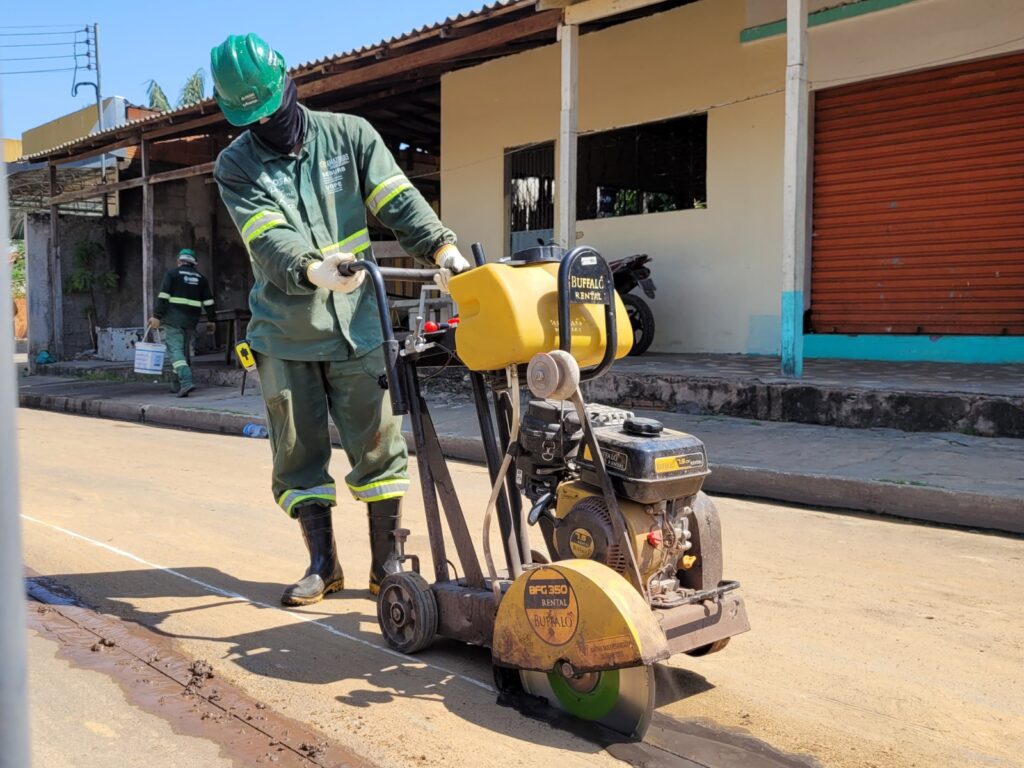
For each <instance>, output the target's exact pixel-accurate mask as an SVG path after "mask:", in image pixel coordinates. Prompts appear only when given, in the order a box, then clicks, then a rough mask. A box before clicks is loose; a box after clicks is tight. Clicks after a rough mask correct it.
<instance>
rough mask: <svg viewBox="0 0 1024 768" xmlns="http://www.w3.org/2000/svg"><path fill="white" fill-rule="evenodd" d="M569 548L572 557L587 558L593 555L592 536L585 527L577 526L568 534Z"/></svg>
mask: <svg viewBox="0 0 1024 768" xmlns="http://www.w3.org/2000/svg"><path fill="white" fill-rule="evenodd" d="M569 549H570V550H572V556H573V557H578V558H580V559H581V560H589V559H590V558H592V557H593V556H594V537H593V536H591V535H590V531H588V530H587V529H586V528H577V529H576V530H574V531H573V532H572V533H570V534H569Z"/></svg>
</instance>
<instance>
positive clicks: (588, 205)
mask: <svg viewBox="0 0 1024 768" xmlns="http://www.w3.org/2000/svg"><path fill="white" fill-rule="evenodd" d="M707 133H708V120H707V115H706V114H702V115H690V116H687V117H677V118H674V119H671V120H663V121H660V122H656V123H645V124H643V125H635V126H631V127H629V128H619V129H616V130H613V131H602V132H600V133H592V134H587V135H583V136H580V137H579V144H578V154H577V190H576V217H577V219H603V218H608V217H612V216H635V215H638V214H645V213H660V212H662V211H680V210H685V209H688V208H706V207H707V199H708V198H707Z"/></svg>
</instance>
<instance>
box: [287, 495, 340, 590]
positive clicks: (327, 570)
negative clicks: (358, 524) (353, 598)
mask: <svg viewBox="0 0 1024 768" xmlns="http://www.w3.org/2000/svg"><path fill="white" fill-rule="evenodd" d="M296 516H297V517H298V518H299V525H300V526H301V527H302V538H303V539H304V540H305V542H306V549H308V550H309V568H308V569H307V570H306V575H305V576H303V577H302V578H301V579H299V581H298V582H296V583H295V584H292V585H291V586H290V587H288V588H287V589H286V590H285V591H284V594H283V595H281V602H282V603H284V604H285V605H309V604H310V603H316V602H319V601H320V600H322V599H323V597H324V595H326V594H329V593H331V592H337V591H338V590H339V589H344V588H345V577H344V575H343V574H342V572H341V564H340V563H339V562H338V548H337V546H335V544H334V529H333V527H332V525H331V508H330V507H324V506H321V505H320V504H306V505H303V506H301V507H299V508H298V509H297V510H296Z"/></svg>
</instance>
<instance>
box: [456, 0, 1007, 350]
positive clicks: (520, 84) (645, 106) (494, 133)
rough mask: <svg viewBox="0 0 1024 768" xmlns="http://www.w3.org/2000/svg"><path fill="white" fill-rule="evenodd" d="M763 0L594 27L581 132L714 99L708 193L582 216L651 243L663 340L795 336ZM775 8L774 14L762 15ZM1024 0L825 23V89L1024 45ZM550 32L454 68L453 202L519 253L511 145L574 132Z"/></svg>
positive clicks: (462, 218)
mask: <svg viewBox="0 0 1024 768" xmlns="http://www.w3.org/2000/svg"><path fill="white" fill-rule="evenodd" d="M748 6H749V3H748V0H703V1H702V2H698V3H694V4H691V5H687V6H683V7H681V8H677V9H674V10H671V11H667V12H664V13H660V14H656V15H653V16H650V17H647V18H644V19H640V20H637V21H634V22H630V23H628V24H622V25H619V26H616V27H611V28H609V29H606V30H603V31H601V32H596V33H592V34H587V35H584V36H582V37H581V39H580V42H581V46H580V62H579V73H580V74H579V89H580V91H579V129H580V132H581V133H586V132H589V131H597V130H607V129H610V128H615V127H621V126H625V125H632V124H637V123H643V122H648V121H654V120H660V119H666V118H671V117H676V116H680V115H684V114H689V113H695V112H702V111H707V112H708V158H707V182H708V206H707V209H705V210H688V211H678V212H671V213H659V214H650V215H645V216H630V217H620V218H609V219H603V220H594V221H581V222H579V223H578V226H577V231H578V232H580V233H582V234H581V235H580V237H579V242H581V243H586V244H589V245H593V246H595V247H596V248H597V249H598V250H599V251H601V252H602V253H603V254H605V255H606V256H607V257H609V258H616V257H619V256H623V255H629V254H632V253H641V252H643V253H649V254H650V255H652V256H653V257H654V259H655V263H654V266H653V277H654V279H655V282H656V284H657V285H658V297H657V299H656V300H655V301H654V302H653V309H654V312H655V318H656V321H657V325H658V332H657V336H656V339H655V342H654V346H653V347H652V350H654V351H660V352H701V351H708V352H719V353H768V354H777V353H778V349H779V303H780V293H781V285H782V279H781V278H782V257H781V252H782V231H781V219H782V201H781V193H782V147H783V107H784V105H783V96H782V92H781V91H782V87H783V78H784V72H785V40H784V38H783V37H782V36H776V37H771V38H767V39H763V40H758V41H755V42H751V43H745V44H743V43H740V32H741V30H742V29H743V28H744V27H745V26H748V25H749V24H750V18H751V15H750V8H749V7H748ZM762 15H771V14H762ZM1020 29H1024V2H1019V1H1018V0H971V1H970V2H967V1H966V0H916V2H913V3H908V4H906V5H903V6H899V7H895V8H892V9H889V10H884V11H879V12H877V13H872V14H867V15H864V16H861V17H858V18H855V19H850V20H846V21H841V22H836V23H833V24H828V25H822V26H818V27H814V28H812V30H811V32H810V43H809V51H810V77H811V80H812V81H813V84H812V87H813V88H822V87H830V86H832V85H837V84H840V83H842V82H847V81H851V80H862V79H870V78H873V77H881V76H884V75H886V74H891V73H896V72H902V71H907V70H908V69H914V68H926V67H931V66H941V65H942V64H945V63H952V62H954V61H958V60H965V59H970V58H979V57H982V56H992V55H996V54H998V53H1003V52H1009V51H1012V50H1017V49H1021V48H1022V47H1024V41H1021V40H1013V38H1015V37H1016V38H1020V34H1019V30H1020ZM558 72H559V60H558V50H557V47H555V46H550V47H546V48H542V49H538V50H534V51H529V52H526V53H523V54H519V55H516V56H511V57H507V58H504V59H499V60H496V61H492V62H489V63H487V64H484V65H481V66H479V67H474V68H471V69H466V70H461V71H458V72H454V73H451V74H449V75H446V76H445V77H444V78H443V80H442V152H441V155H442V160H443V163H442V182H443V183H442V212H443V215H444V219H445V222H446V224H448V225H449V226H451V227H452V228H453V229H454V230H455V231H456V232H457V233H458V235H459V238H460V240H461V242H463V243H464V244H467V245H468V244H469V243H471V242H474V241H477V240H479V241H481V242H483V244H484V246H485V248H486V249H487V251H488V253H489V255H490V258H491V259H495V258H497V257H498V256H501V255H504V249H505V243H506V242H507V232H506V223H505V215H506V202H505V197H504V157H503V153H504V152H505V151H506V150H507V149H509V148H512V147H516V146H521V145H524V144H529V143H532V142H540V141H548V140H553V139H555V138H556V137H557V134H558V114H559V99H558V87H559V83H558Z"/></svg>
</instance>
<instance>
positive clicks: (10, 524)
mask: <svg viewBox="0 0 1024 768" xmlns="http://www.w3.org/2000/svg"><path fill="white" fill-rule="evenodd" d="M7 216H8V209H7V166H6V164H5V163H3V162H2V158H0V456H3V461H0V488H2V489H3V492H2V493H0V745H2V746H0V768H23V766H27V765H28V764H29V750H28V695H27V687H28V668H27V667H28V662H27V651H26V647H27V646H26V640H25V637H26V629H25V584H24V582H23V581H22V579H23V578H24V573H23V571H22V564H21V519H20V517H19V504H18V461H17V458H18V457H17V443H16V442H15V427H14V419H15V416H16V413H15V400H14V395H15V382H16V379H15V371H14V324H13V318H12V317H11V265H10V259H9V257H8V255H9V253H10V243H9V242H8V239H7V238H8V234H9V232H10V231H11V230H10V224H9V223H8V219H7Z"/></svg>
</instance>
